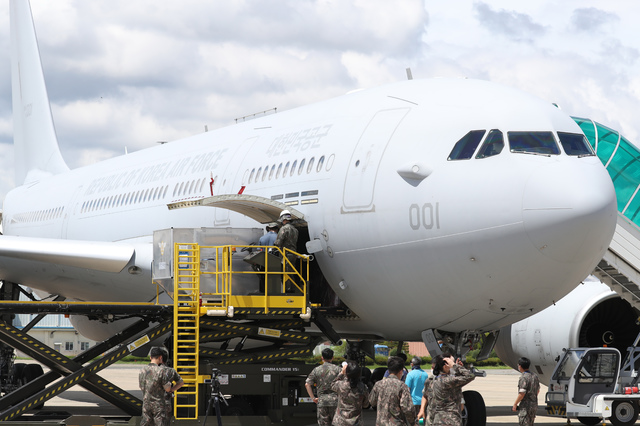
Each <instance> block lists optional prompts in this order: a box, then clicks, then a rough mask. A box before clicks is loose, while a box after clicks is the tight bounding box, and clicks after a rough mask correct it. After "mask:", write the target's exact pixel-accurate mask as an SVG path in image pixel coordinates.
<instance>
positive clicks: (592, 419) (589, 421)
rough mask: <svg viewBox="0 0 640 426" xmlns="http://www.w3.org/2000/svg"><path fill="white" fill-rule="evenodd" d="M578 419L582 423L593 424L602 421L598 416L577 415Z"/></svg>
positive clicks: (588, 425) (590, 425) (589, 425)
mask: <svg viewBox="0 0 640 426" xmlns="http://www.w3.org/2000/svg"><path fill="white" fill-rule="evenodd" d="M578 421H579V422H580V423H582V424H583V425H587V426H594V425H597V424H598V423H601V422H602V419H601V418H600V417H578Z"/></svg>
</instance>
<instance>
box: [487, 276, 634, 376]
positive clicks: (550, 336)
mask: <svg viewBox="0 0 640 426" xmlns="http://www.w3.org/2000/svg"><path fill="white" fill-rule="evenodd" d="M639 331H640V325H639V324H638V311H637V310H636V309H634V308H633V307H632V306H631V305H630V304H629V303H628V302H627V301H625V300H624V299H622V298H621V297H620V296H619V295H618V294H617V293H615V292H613V291H612V290H611V289H610V288H609V287H608V286H607V285H605V284H603V283H601V282H600V281H598V280H597V279H595V278H593V277H589V278H588V279H587V280H585V282H583V283H582V284H580V285H579V286H578V287H577V288H575V289H574V290H573V291H572V292H571V293H569V294H568V295H566V296H565V297H563V298H562V299H561V300H559V301H558V302H556V303H555V304H553V305H552V306H550V307H548V308H547V309H545V310H543V311H541V312H539V313H537V314H535V315H533V316H531V317H529V318H527V319H525V320H522V321H520V322H517V323H514V324H512V325H510V326H507V327H503V328H502V329H501V330H500V334H499V336H498V339H497V342H496V346H495V351H496V353H497V354H498V356H499V357H500V359H501V360H502V361H503V362H504V363H505V364H507V365H508V366H510V367H513V368H515V369H517V365H518V358H520V357H522V356H525V357H527V358H529V359H530V360H531V369H532V371H534V372H535V373H536V374H538V376H539V378H540V383H542V384H544V385H548V383H549V379H550V378H551V374H552V373H553V369H554V367H555V365H556V363H557V361H558V359H559V356H560V354H561V353H562V350H563V349H566V348H572V347H573V348H575V347H598V346H609V347H614V348H617V349H618V350H619V351H620V352H621V353H622V354H625V353H626V351H627V347H629V346H631V345H632V344H633V342H634V340H635V338H636V336H637V335H638V332H639Z"/></svg>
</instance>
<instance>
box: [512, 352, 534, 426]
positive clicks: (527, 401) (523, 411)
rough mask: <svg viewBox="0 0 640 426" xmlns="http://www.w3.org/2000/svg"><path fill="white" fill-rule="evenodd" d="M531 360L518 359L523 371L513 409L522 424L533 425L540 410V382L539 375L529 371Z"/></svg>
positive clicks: (521, 425)
mask: <svg viewBox="0 0 640 426" xmlns="http://www.w3.org/2000/svg"><path fill="white" fill-rule="evenodd" d="M530 365H531V361H529V358H525V357H522V358H520V359H519V360H518V371H520V372H521V373H522V375H521V376H520V379H519V380H518V397H517V398H516V402H514V403H513V407H512V408H511V410H512V411H517V412H518V423H520V426H533V422H534V421H535V419H536V411H538V393H539V392H540V382H539V380H538V376H536V375H535V374H534V373H532V372H531V371H529V366H530Z"/></svg>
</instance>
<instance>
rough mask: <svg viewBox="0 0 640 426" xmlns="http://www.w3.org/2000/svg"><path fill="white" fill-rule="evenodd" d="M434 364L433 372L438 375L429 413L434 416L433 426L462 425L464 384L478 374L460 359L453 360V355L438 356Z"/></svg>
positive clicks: (434, 384) (433, 388)
mask: <svg viewBox="0 0 640 426" xmlns="http://www.w3.org/2000/svg"><path fill="white" fill-rule="evenodd" d="M434 361H435V362H434V364H433V370H434V371H433V373H434V375H437V377H436V378H435V379H434V380H433V384H432V385H431V387H432V390H431V391H432V394H433V396H432V397H431V399H432V400H433V408H431V401H430V402H429V407H430V408H429V410H430V411H433V417H431V416H432V413H429V414H428V417H430V418H432V419H433V420H432V422H431V425H432V426H461V425H462V413H461V402H462V386H464V385H466V384H467V383H469V382H471V381H472V380H473V379H475V378H476V376H475V375H474V374H473V373H472V372H470V371H469V370H467V369H466V368H464V367H463V366H462V362H461V361H460V360H459V359H458V360H457V362H456V361H454V360H453V357H452V356H449V357H446V358H445V357H443V356H442V355H438V356H436V358H435V360H434Z"/></svg>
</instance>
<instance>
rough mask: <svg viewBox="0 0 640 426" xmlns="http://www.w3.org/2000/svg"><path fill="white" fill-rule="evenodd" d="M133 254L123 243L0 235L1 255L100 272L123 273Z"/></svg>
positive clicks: (131, 247) (129, 246)
mask: <svg viewBox="0 0 640 426" xmlns="http://www.w3.org/2000/svg"><path fill="white" fill-rule="evenodd" d="M134 253H135V248H134V246H132V245H128V244H123V243H112V242H99V241H80V240H60V239H53V238H32V237H16V236H9V235H0V256H3V257H9V258H15V259H22V260H31V261H38V262H46V263H51V264H58V265H65V266H73V267H77V268H86V269H92V270H97V271H103V272H116V273H117V272H120V271H122V270H123V269H124V267H125V266H126V265H127V264H128V263H129V261H130V260H131V258H132V257H133V255H134Z"/></svg>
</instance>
